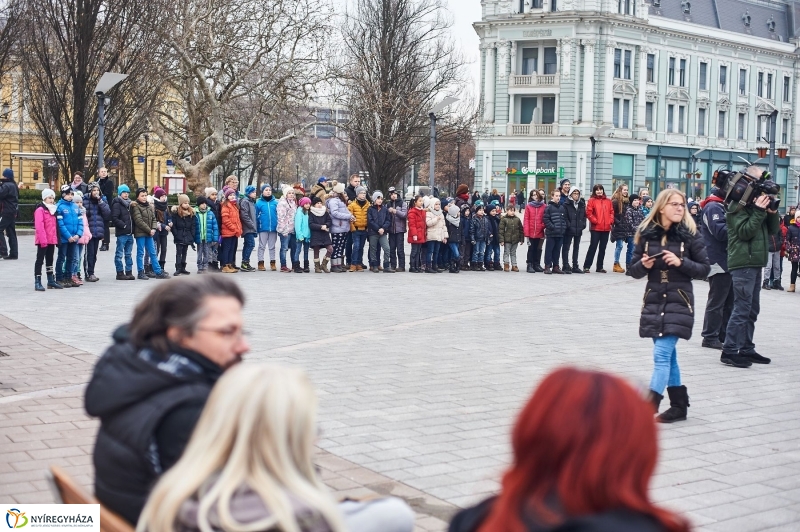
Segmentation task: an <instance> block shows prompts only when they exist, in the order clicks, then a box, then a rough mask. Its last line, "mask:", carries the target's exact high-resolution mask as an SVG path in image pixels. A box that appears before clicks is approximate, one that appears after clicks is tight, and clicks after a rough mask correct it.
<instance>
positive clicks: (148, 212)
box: [131, 200, 158, 238]
mask: <svg viewBox="0 0 800 532" xmlns="http://www.w3.org/2000/svg"><path fill="white" fill-rule="evenodd" d="M131 218H132V219H133V236H134V238H140V237H143V236H151V235H150V231H153V230H155V229H157V228H156V224H157V223H158V222H156V213H155V212H154V211H153V208H152V207H150V204H149V203H147V202H145V203H144V204H142V203H139V202H138V201H136V200H133V201H132V202H131Z"/></svg>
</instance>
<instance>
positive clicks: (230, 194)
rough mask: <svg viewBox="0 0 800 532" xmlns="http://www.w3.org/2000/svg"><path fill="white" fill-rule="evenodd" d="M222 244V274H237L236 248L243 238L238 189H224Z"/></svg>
mask: <svg viewBox="0 0 800 532" xmlns="http://www.w3.org/2000/svg"><path fill="white" fill-rule="evenodd" d="M222 196H223V197H222V205H221V206H220V212H221V214H222V227H221V228H220V234H221V235H222V244H221V249H220V264H222V270H221V271H222V273H236V272H238V271H239V270H238V269H237V268H235V265H236V247H237V244H238V243H239V237H241V236H242V218H241V216H240V215H239V194H238V193H237V192H236V189H234V188H230V187H225V188H223V189H222Z"/></svg>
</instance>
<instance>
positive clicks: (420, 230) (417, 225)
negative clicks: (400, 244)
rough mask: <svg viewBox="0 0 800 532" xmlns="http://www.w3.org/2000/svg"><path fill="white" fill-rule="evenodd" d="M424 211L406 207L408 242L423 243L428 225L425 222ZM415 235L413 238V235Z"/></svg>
mask: <svg viewBox="0 0 800 532" xmlns="http://www.w3.org/2000/svg"><path fill="white" fill-rule="evenodd" d="M425 215H426V211H425V210H424V209H418V208H416V207H411V208H409V209H408V243H409V244H424V243H425V235H426V234H427V232H428V225H427V224H426V223H425ZM415 236H416V237H417V239H416V240H414V237H415Z"/></svg>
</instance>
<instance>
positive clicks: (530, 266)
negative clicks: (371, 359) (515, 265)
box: [525, 262, 536, 273]
mask: <svg viewBox="0 0 800 532" xmlns="http://www.w3.org/2000/svg"><path fill="white" fill-rule="evenodd" d="M525 271H527V272H528V273H536V270H535V269H534V267H533V264H531V263H530V262H529V263H528V269H527V270H525Z"/></svg>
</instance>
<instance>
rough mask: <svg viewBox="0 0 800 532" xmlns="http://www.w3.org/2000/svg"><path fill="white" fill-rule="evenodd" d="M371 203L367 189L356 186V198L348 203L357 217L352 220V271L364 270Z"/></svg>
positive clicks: (348, 207) (350, 209)
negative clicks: (368, 214) (368, 213)
mask: <svg viewBox="0 0 800 532" xmlns="http://www.w3.org/2000/svg"><path fill="white" fill-rule="evenodd" d="M369 207H370V203H369V200H367V189H366V187H363V186H361V185H359V186H357V187H356V199H354V200H353V201H351V202H350V203H349V204H348V205H347V209H348V210H349V211H350V213H351V214H352V215H353V218H355V219H354V220H353V221H352V222H350V236H351V238H352V239H353V255H352V256H351V257H350V271H351V272H360V271H364V265H363V264H361V263H362V261H363V258H364V243H365V242H366V240H367V211H368V210H369Z"/></svg>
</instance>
